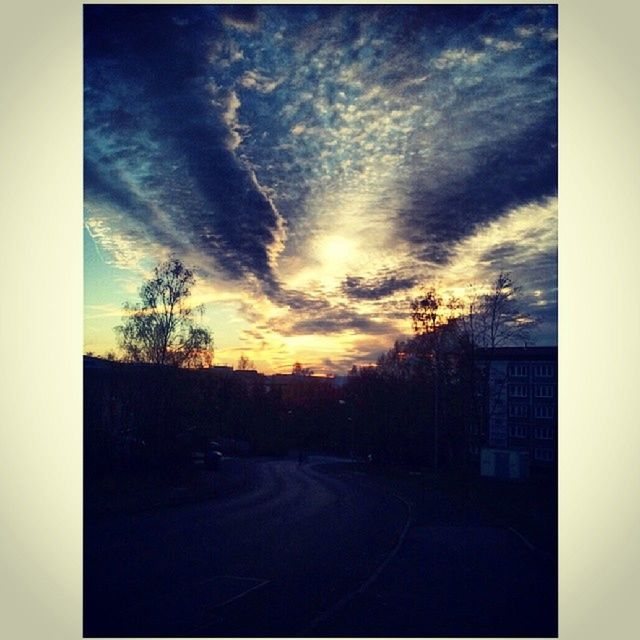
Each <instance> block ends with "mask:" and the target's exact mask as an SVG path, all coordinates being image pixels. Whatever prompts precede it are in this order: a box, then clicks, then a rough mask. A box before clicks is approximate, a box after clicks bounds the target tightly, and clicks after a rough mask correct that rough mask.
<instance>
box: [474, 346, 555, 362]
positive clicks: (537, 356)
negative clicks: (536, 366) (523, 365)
mask: <svg viewBox="0 0 640 640" xmlns="http://www.w3.org/2000/svg"><path fill="white" fill-rule="evenodd" d="M476 357H477V359H478V360H491V361H493V362H496V361H499V360H520V361H523V360H527V361H528V360H531V361H535V360H539V361H543V360H544V361H557V360H558V347H557V346H553V347H497V348H495V349H478V350H477V351H476Z"/></svg>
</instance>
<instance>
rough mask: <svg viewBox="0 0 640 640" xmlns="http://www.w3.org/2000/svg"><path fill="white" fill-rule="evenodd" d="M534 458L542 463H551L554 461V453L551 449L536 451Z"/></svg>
mask: <svg viewBox="0 0 640 640" xmlns="http://www.w3.org/2000/svg"><path fill="white" fill-rule="evenodd" d="M533 457H534V458H535V459H536V460H540V461H541V462H551V461H552V460H553V451H552V450H551V449H536V450H535V451H534V452H533Z"/></svg>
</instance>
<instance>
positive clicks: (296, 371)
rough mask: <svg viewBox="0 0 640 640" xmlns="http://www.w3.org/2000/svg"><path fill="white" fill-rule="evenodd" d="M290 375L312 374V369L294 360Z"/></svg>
mask: <svg viewBox="0 0 640 640" xmlns="http://www.w3.org/2000/svg"><path fill="white" fill-rule="evenodd" d="M291 375H292V376H305V377H306V376H312V375H313V371H312V370H311V369H309V368H308V367H303V366H302V365H301V364H300V363H299V362H295V363H294V365H293V368H292V369H291Z"/></svg>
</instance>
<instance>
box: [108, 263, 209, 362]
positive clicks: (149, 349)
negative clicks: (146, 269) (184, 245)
mask: <svg viewBox="0 0 640 640" xmlns="http://www.w3.org/2000/svg"><path fill="white" fill-rule="evenodd" d="M195 282H196V280H195V276H194V273H193V270H192V269H188V268H187V267H185V266H184V265H183V264H182V262H181V261H180V260H177V259H175V258H171V259H170V260H168V261H167V262H164V263H162V264H160V265H158V266H156V267H155V269H154V273H153V277H152V278H150V279H149V280H147V281H146V282H144V283H143V285H142V287H141V288H140V302H139V303H136V304H129V303H125V304H124V310H125V312H126V315H125V316H124V318H123V324H122V325H120V326H118V327H116V328H115V331H116V333H117V334H118V339H119V344H120V347H121V349H122V351H123V354H124V359H125V360H126V361H129V362H146V363H153V364H167V365H174V366H181V367H204V366H210V365H211V361H212V349H213V339H212V336H211V332H210V331H209V330H208V329H206V328H205V327H203V326H201V325H198V324H197V323H196V322H195V320H194V312H195V311H200V313H201V314H202V311H203V309H202V307H199V308H198V309H194V308H193V307H190V306H188V305H187V300H188V298H189V296H190V295H191V290H192V288H193V286H194V285H195Z"/></svg>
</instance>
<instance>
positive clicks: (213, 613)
mask: <svg viewBox="0 0 640 640" xmlns="http://www.w3.org/2000/svg"><path fill="white" fill-rule="evenodd" d="M220 578H228V579H231V580H240V581H243V582H256V583H257V584H254V585H253V586H252V587H249V588H248V589H245V590H244V591H241V592H240V593H237V594H236V595H235V596H232V597H231V598H227V600H224V601H223V602H217V603H214V604H213V605H210V606H208V607H206V608H205V609H204V610H203V613H202V614H201V615H203V617H205V616H209V617H208V618H207V619H206V622H202V623H200V624H198V625H197V626H195V627H191V628H190V629H189V633H190V634H193V633H197V632H199V631H202V630H203V629H207V628H209V627H211V626H212V625H213V624H215V622H216V621H217V620H219V615H218V614H219V612H220V609H222V608H223V607H226V606H227V605H229V604H231V603H232V602H235V601H236V600H240V599H241V598H244V597H245V596H246V595H247V594H249V593H251V592H252V591H255V590H256V589H260V588H261V587H264V586H265V585H267V584H269V583H270V582H271V580H266V579H263V578H246V577H244V576H227V575H223V576H215V577H214V578H209V579H208V580H204V581H203V582H201V583H198V584H199V585H201V584H205V583H207V582H213V581H215V580H219V579H220ZM201 619H202V618H201Z"/></svg>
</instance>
